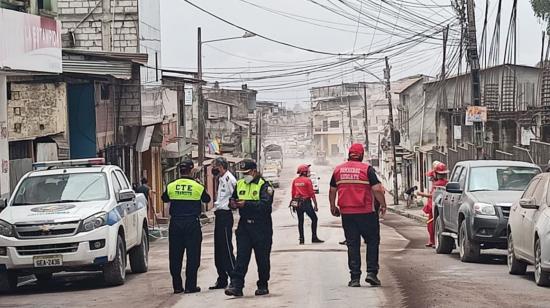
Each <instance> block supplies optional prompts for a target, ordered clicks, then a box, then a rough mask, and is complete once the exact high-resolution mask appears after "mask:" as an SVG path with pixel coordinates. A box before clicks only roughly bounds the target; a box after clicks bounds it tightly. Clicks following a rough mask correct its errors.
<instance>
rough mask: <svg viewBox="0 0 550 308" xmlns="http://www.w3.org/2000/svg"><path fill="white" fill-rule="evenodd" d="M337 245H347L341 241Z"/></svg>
mask: <svg viewBox="0 0 550 308" xmlns="http://www.w3.org/2000/svg"><path fill="white" fill-rule="evenodd" d="M338 244H340V245H347V244H348V242H346V241H341V242H339V243H338Z"/></svg>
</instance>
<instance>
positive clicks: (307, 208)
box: [296, 200, 318, 240]
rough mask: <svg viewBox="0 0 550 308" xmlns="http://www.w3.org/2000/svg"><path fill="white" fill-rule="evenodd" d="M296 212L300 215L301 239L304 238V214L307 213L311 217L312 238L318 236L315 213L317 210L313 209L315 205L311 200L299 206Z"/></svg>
mask: <svg viewBox="0 0 550 308" xmlns="http://www.w3.org/2000/svg"><path fill="white" fill-rule="evenodd" d="M296 214H297V215H298V232H299V233H300V240H303V239H304V214H307V216H309V218H310V219H311V236H312V238H314V239H315V238H317V221H318V219H317V214H316V213H315V210H314V209H313V205H312V204H311V200H306V201H304V203H303V204H302V206H301V207H299V208H298V209H297V210H296Z"/></svg>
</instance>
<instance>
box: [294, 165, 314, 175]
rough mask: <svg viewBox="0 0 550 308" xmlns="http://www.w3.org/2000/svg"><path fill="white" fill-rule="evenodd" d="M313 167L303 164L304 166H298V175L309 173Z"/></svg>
mask: <svg viewBox="0 0 550 308" xmlns="http://www.w3.org/2000/svg"><path fill="white" fill-rule="evenodd" d="M310 166H311V165H306V164H303V165H299V166H298V172H297V173H298V174H304V173H308V172H309V167H310Z"/></svg>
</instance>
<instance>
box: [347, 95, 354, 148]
mask: <svg viewBox="0 0 550 308" xmlns="http://www.w3.org/2000/svg"><path fill="white" fill-rule="evenodd" d="M346 99H347V101H348V116H349V121H348V122H349V144H350V145H352V144H353V121H352V118H351V102H350V100H349V96H347V97H346Z"/></svg>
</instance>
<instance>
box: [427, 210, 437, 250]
mask: <svg viewBox="0 0 550 308" xmlns="http://www.w3.org/2000/svg"><path fill="white" fill-rule="evenodd" d="M428 234H429V235H430V241H429V242H428V244H431V245H434V244H435V238H434V217H433V214H432V213H431V212H430V213H429V214H428Z"/></svg>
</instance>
